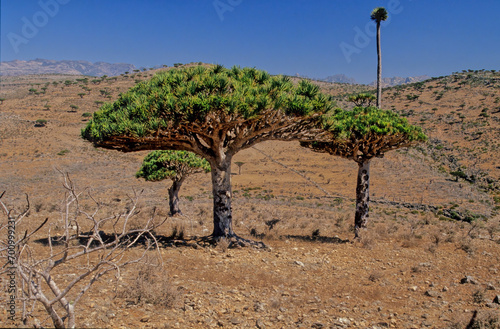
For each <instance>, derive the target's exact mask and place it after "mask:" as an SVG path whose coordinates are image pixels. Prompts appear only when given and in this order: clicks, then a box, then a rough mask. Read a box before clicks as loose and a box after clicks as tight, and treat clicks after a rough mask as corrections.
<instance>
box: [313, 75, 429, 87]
mask: <svg viewBox="0 0 500 329" xmlns="http://www.w3.org/2000/svg"><path fill="white" fill-rule="evenodd" d="M430 78H431V77H430V76H428V75H419V76H416V77H407V78H401V77H392V78H382V87H393V86H397V85H404V84H407V83H414V82H420V81H424V80H427V79H430ZM321 81H326V82H336V83H349V84H357V82H356V80H354V78H350V77H348V76H346V75H345V74H335V75H331V76H328V77H326V78H324V79H321ZM369 86H374V87H375V86H377V81H373V82H372V83H370V84H369Z"/></svg>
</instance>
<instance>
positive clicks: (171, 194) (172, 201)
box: [168, 178, 184, 216]
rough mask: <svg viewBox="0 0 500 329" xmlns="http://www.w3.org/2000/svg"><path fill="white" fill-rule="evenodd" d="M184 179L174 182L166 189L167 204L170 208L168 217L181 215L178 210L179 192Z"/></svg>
mask: <svg viewBox="0 0 500 329" xmlns="http://www.w3.org/2000/svg"><path fill="white" fill-rule="evenodd" d="M183 181H184V178H182V179H180V180H174V181H173V183H172V186H170V188H169V189H168V204H169V206H170V216H173V215H176V214H182V212H181V209H180V208H179V191H180V189H181V186H182V182H183Z"/></svg>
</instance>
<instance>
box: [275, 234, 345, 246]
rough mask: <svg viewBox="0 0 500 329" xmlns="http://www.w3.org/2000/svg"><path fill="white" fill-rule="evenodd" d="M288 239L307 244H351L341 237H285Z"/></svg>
mask: <svg viewBox="0 0 500 329" xmlns="http://www.w3.org/2000/svg"><path fill="white" fill-rule="evenodd" d="M284 237H285V238H287V239H293V240H302V241H307V242H321V243H334V244H343V243H350V242H351V241H350V240H349V239H346V240H343V239H341V238H339V237H330V236H321V235H285V236H284Z"/></svg>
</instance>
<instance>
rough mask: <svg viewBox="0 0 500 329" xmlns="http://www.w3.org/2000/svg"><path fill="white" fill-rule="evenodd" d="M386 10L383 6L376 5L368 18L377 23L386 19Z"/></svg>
mask: <svg viewBox="0 0 500 329" xmlns="http://www.w3.org/2000/svg"><path fill="white" fill-rule="evenodd" d="M387 15H388V14H387V10H385V8H384V7H377V8H375V9H373V11H372V14H371V16H370V18H371V19H372V20H374V21H375V22H377V24H379V23H380V22H381V21H385V20H387Z"/></svg>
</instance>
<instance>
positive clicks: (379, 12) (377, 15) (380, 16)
mask: <svg viewBox="0 0 500 329" xmlns="http://www.w3.org/2000/svg"><path fill="white" fill-rule="evenodd" d="M370 18H371V19H372V20H374V21H375V22H376V23H377V58H378V65H377V107H378V108H380V101H381V99H382V85H381V82H382V51H381V50H380V22H381V21H385V20H386V19H387V10H385V8H384V7H377V8H375V9H373V11H372V14H371V16H370Z"/></svg>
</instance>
